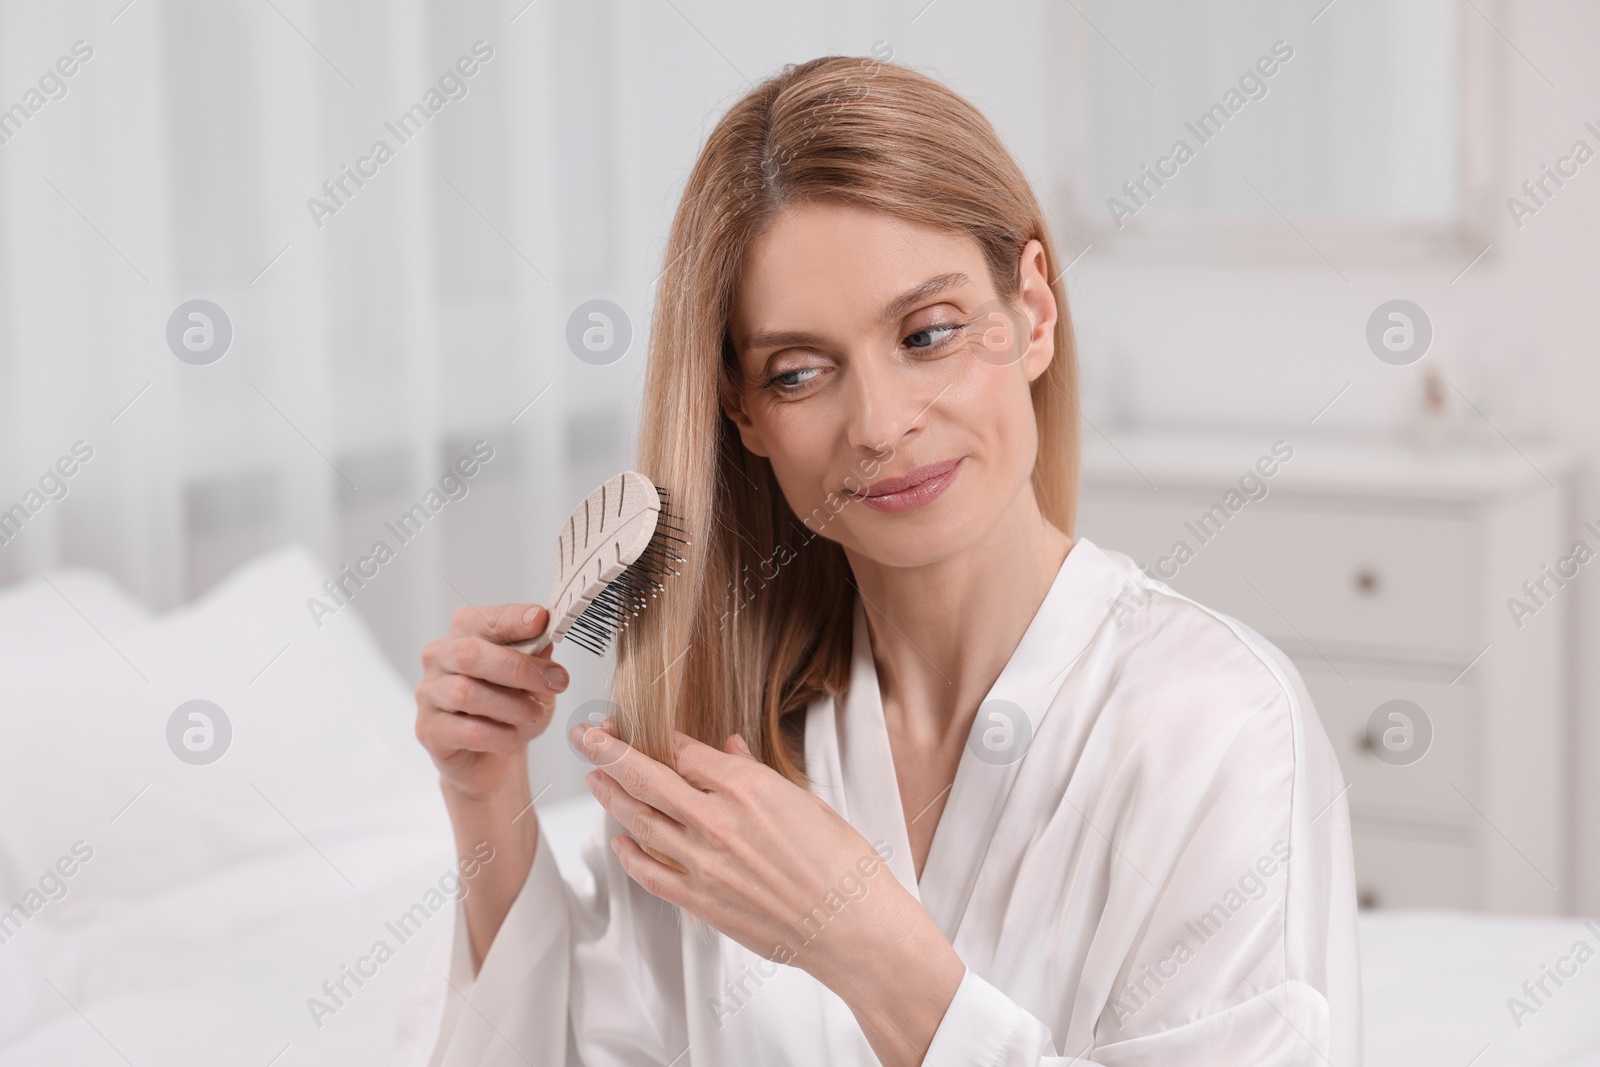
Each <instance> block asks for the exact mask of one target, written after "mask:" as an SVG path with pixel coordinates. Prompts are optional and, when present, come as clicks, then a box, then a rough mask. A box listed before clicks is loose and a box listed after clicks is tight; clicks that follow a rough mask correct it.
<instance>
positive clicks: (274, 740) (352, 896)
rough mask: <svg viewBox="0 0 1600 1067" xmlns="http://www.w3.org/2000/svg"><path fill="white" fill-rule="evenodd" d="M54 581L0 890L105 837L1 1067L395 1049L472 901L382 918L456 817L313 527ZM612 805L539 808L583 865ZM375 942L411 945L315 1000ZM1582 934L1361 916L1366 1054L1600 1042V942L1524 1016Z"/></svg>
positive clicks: (1547, 927)
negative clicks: (210, 758)
mask: <svg viewBox="0 0 1600 1067" xmlns="http://www.w3.org/2000/svg"><path fill="white" fill-rule="evenodd" d="M47 577H48V578H49V583H50V584H46V583H45V582H44V581H42V580H38V579H35V580H32V581H29V582H24V583H20V584H19V585H16V586H13V587H11V588H9V589H4V590H0V671H3V674H0V677H4V678H5V679H6V688H5V690H4V696H3V698H0V700H3V703H0V912H3V911H5V910H6V909H10V908H11V907H12V906H13V905H14V904H16V903H18V902H23V901H25V900H26V899H28V898H27V894H28V892H29V890H30V889H31V890H38V889H39V887H40V882H41V878H42V877H43V876H44V874H45V872H46V871H47V870H48V869H50V868H51V867H52V865H54V864H55V863H56V862H57V861H58V860H60V859H61V858H62V857H63V856H70V854H71V849H72V847H73V845H74V844H75V843H77V842H79V841H82V842H84V845H85V846H87V847H90V848H92V849H93V856H92V858H90V859H89V860H88V861H87V862H83V863H81V864H79V865H77V866H76V867H75V869H74V873H73V874H72V876H71V877H68V878H64V879H61V884H62V885H64V886H65V889H66V892H65V895H64V896H62V897H61V899H59V900H49V901H45V895H44V894H42V893H41V894H39V896H38V897H36V898H34V899H35V900H37V901H44V902H43V904H42V906H41V907H39V908H38V910H37V912H36V913H33V914H31V915H30V916H29V917H28V918H27V920H26V922H25V923H24V924H23V925H22V927H21V929H20V930H19V931H18V932H16V933H15V934H14V935H13V936H11V937H10V938H9V940H6V941H5V942H4V943H3V944H0V1067H23V1065H27V1067H35V1065H40V1064H72V1065H74V1067H79V1065H81V1067H98V1065H100V1064H105V1065H108V1067H110V1065H126V1064H129V1063H131V1064H134V1065H136V1067H145V1065H147V1064H148V1065H154V1064H169V1065H180V1067H182V1065H189V1064H194V1065H207V1067H209V1065H212V1064H221V1063H239V1064H258V1065H268V1064H273V1065H275V1067H298V1065H306V1064H329V1065H334V1064H337V1065H340V1067H354V1065H363V1064H372V1065H380V1064H382V1065H388V1064H392V1063H395V1062H396V1060H397V1052H396V1049H397V1047H398V1046H397V1042H399V1041H400V1040H401V1039H402V1038H403V1037H404V1035H399V1034H397V1033H396V1028H397V1021H398V1020H399V1019H400V1017H401V1015H402V1008H403V1005H404V1003H405V1002H406V1000H407V998H408V996H410V995H412V993H413V987H414V985H415V981H416V978H417V976H418V975H419V974H420V973H421V971H422V969H423V967H424V965H425V964H426V963H427V958H428V955H429V954H430V953H431V952H435V951H438V950H440V949H441V948H442V941H443V937H444V935H446V934H447V933H448V931H447V929H446V923H447V922H448V921H449V918H450V911H449V909H448V907H442V908H440V909H439V910H438V912H437V913H436V914H435V913H432V912H429V913H428V914H429V915H430V919H429V921H427V922H425V923H424V924H423V925H422V926H421V929H420V931H418V932H417V933H416V934H415V935H414V936H411V937H409V939H407V940H405V941H404V942H403V943H402V942H401V941H400V940H399V938H397V937H396V935H395V934H394V933H393V932H391V930H390V929H389V927H388V926H387V925H386V924H388V923H392V922H393V921H394V920H395V919H397V918H398V917H399V916H400V915H401V914H402V913H403V912H406V911H407V910H408V909H410V908H412V907H413V905H416V904H419V903H420V904H423V905H424V908H426V907H427V904H428V903H429V901H430V900H431V899H439V897H441V896H442V894H439V895H436V896H433V897H430V894H429V891H430V889H436V888H437V887H438V885H439V882H440V878H441V876H442V875H445V874H446V873H447V871H449V869H450V866H451V854H450V844H449V842H450V836H449V832H448V827H447V824H446V821H445V817H444V813H443V809H442V807H441V805H440V803H439V800H438V794H437V787H436V778H435V775H434V773H433V771H432V768H431V765H430V764H429V763H428V761H427V759H426V758H425V756H423V754H422V753H421V751H420V750H419V749H418V748H417V746H416V745H415V743H414V741H412V739H411V718H412V713H413V708H412V701H411V694H410V692H409V691H408V688H407V687H406V686H405V685H404V683H402V682H401V680H400V679H399V678H398V676H396V674H395V673H394V671H393V670H392V668H391V667H390V666H389V665H388V664H387V662H386V661H384V659H383V657H382V656H381V654H380V653H379V651H378V649H377V647H376V645H375V644H374V643H373V641H372V639H371V637H370V635H369V634H368V633H367V631H366V630H365V628H364V627H363V626H362V625H361V623H360V621H359V619H358V617H357V616H356V614H355V613H354V612H340V613H339V614H338V615H337V616H335V617H334V618H332V619H329V620H326V621H325V625H324V627H323V628H322V629H321V630H320V631H319V630H316V629H314V628H313V626H312V625H311V622H310V618H309V616H308V614H307V613H306V611H305V607H304V603H305V598H306V597H307V596H311V595H313V594H315V593H316V592H317V591H318V588H319V586H320V585H321V581H322V578H323V575H322V573H321V572H320V569H319V568H318V566H317V565H316V563H315V561H314V559H312V557H311V556H310V555H309V554H308V553H307V552H305V551H304V550H301V549H285V550H283V551H280V552H277V553H274V554H272V555H269V556H267V557H263V558H262V559H259V560H257V561H255V562H254V563H252V564H251V565H249V566H248V567H246V568H244V569H242V570H241V571H240V572H238V573H236V574H235V575H234V576H232V577H231V578H229V579H228V581H226V582H225V583H223V584H222V585H221V586H219V587H218V588H217V589H215V590H213V591H212V593H210V594H208V595H207V596H206V597H205V598H203V599H202V600H201V601H198V602H197V603H195V604H193V605H190V606H189V607H187V608H185V609H182V610H180V611H177V612H173V613H170V614H168V615H162V616H154V615H151V614H150V613H148V612H147V611H145V609H144V608H143V607H141V606H140V605H139V604H138V603H137V602H135V601H133V600H132V599H130V598H129V597H127V596H126V595H125V594H124V593H122V592H121V591H120V590H119V589H118V588H117V587H116V586H115V585H114V584H113V583H111V582H109V581H108V580H106V579H105V578H104V577H103V576H100V575H97V574H94V573H92V572H88V571H81V570H61V571H56V572H52V573H51V574H50V575H48V576H47ZM269 664H270V666H269ZM196 698H201V699H206V700H211V701H214V702H215V703H217V704H218V705H220V706H221V707H223V708H224V710H225V711H226V712H227V713H228V715H229V718H230V720H231V721H232V723H233V728H234V737H233V740H232V743H231V747H230V749H229V751H228V753H227V754H226V755H225V756H224V757H223V758H222V759H221V760H219V761H218V762H216V763H214V764H211V765H209V766H191V765H188V764H185V763H183V762H181V761H179V760H178V759H177V758H176V757H175V756H174V755H173V754H172V752H171V751H170V750H169V749H168V748H167V742H166V734H165V726H166V721H167V718H168V716H170V715H171V713H172V711H173V709H174V708H175V707H177V705H178V704H180V703H183V702H184V701H187V700H192V699H196ZM539 743H540V744H564V741H563V740H562V739H559V738H550V737H546V738H544V739H541V741H540V742H539ZM130 801H131V803H130ZM598 810H599V809H598V806H597V805H595V803H594V801H593V800H591V799H590V798H589V797H588V796H587V795H584V796H581V797H579V798H576V799H573V800H569V801H564V802H561V803H556V804H542V805H541V809H540V817H541V822H542V824H543V825H544V826H545V829H546V832H547V833H548V834H549V835H550V840H551V843H552V845H553V846H554V848H555V852H556V856H557V860H558V862H559V863H560V864H561V866H562V869H563V871H564V872H566V873H567V874H568V876H569V877H581V870H582V867H581V862H580V860H579V858H578V849H579V846H580V845H581V842H582V840H583V838H584V837H585V836H586V835H587V834H588V832H589V831H590V829H591V828H592V827H593V826H594V823H595V817H596V814H597V813H598ZM68 866H72V864H70V863H69V864H68ZM448 887H449V884H448V882H446V888H447V889H448ZM0 936H3V934H0ZM379 939H383V940H385V941H386V942H388V943H389V944H390V945H391V947H392V948H393V950H394V954H393V958H392V959H389V960H388V961H387V962H384V963H383V964H381V965H380V966H378V967H377V968H376V974H375V975H373V976H372V977H370V978H367V979H364V984H362V985H361V986H360V987H359V988H355V987H354V985H353V983H351V982H350V981H349V980H348V979H347V980H346V986H347V988H350V989H352V990H353V995H350V996H348V997H342V998H341V999H342V1001H343V1003H341V1004H339V1005H338V1006H337V1008H336V1010H334V1011H333V1012H332V1013H331V1014H328V1013H326V1012H323V1013H321V1017H320V1019H318V1018H314V1017H313V1013H312V1010H311V1008H310V1007H309V1006H308V1003H307V1002H308V999H309V998H312V997H319V998H322V999H323V1001H324V1003H325V1004H328V1003H331V1001H330V1000H329V998H327V997H326V994H325V993H324V991H323V989H322V984H323V982H324V981H326V980H337V979H338V978H339V977H340V976H341V973H342V968H343V967H345V966H347V965H352V964H354V963H355V962H356V960H357V959H358V958H360V957H362V956H363V955H366V954H368V953H369V952H370V951H371V949H372V947H373V945H374V942H375V941H377V940H379ZM1579 939H1583V940H1584V941H1586V942H1587V943H1588V944H1589V945H1590V946H1591V947H1592V948H1593V949H1596V950H1600V923H1597V924H1595V927H1594V928H1593V929H1592V930H1591V929H1585V927H1584V926H1583V925H1582V924H1581V923H1580V922H1578V921H1575V920H1542V919H1519V918H1506V917H1487V916H1478V915H1467V914H1459V913H1442V912H1438V913H1436V912H1378V913H1369V914H1366V915H1364V916H1363V918H1362V956H1363V959H1362V971H1363V976H1364V979H1365V982H1366V1010H1367V1019H1366V1030H1367V1050H1368V1055H1367V1062H1368V1064H1369V1065H1370V1067H1401V1065H1404V1067H1428V1065H1432V1064H1438V1065H1440V1067H1467V1065H1468V1064H1469V1063H1470V1064H1472V1065H1473V1067H1494V1065H1513V1064H1514V1065H1517V1067H1556V1065H1563V1067H1565V1065H1578V1064H1600V959H1594V960H1590V961H1588V962H1587V963H1585V964H1583V965H1580V966H1579V967H1578V973H1577V975H1576V976H1575V977H1573V978H1570V979H1565V982H1566V984H1565V986H1564V987H1562V988H1560V989H1556V988H1555V987H1554V985H1553V984H1552V983H1550V982H1549V981H1548V980H1547V986H1549V988H1550V989H1551V990H1552V991H1553V992H1554V994H1555V995H1554V996H1551V997H1550V998H1548V1000H1547V1001H1546V1002H1545V1003H1544V1004H1543V1005H1542V1006H1539V1007H1537V1010H1536V1011H1534V1012H1533V1014H1531V1015H1528V1016H1526V1017H1524V1018H1523V1019H1522V1020H1521V1022H1522V1025H1521V1027H1520V1028H1519V1027H1518V1026H1517V1025H1516V1023H1515V1022H1514V1021H1513V1019H1512V1016H1511V1013H1510V1012H1509V1010H1508V1008H1507V1005H1506V1001H1507V998H1509V997H1512V996H1525V994H1523V991H1522V988H1521V987H1522V983H1523V982H1524V980H1530V979H1531V980H1535V981H1537V980H1538V979H1539V977H1540V966H1541V964H1547V965H1551V966H1554V965H1555V964H1556V963H1557V961H1558V959H1559V958H1560V957H1562V956H1564V955H1566V954H1568V953H1570V952H1571V950H1572V948H1573V945H1574V942H1576V941H1578V940H1579ZM1530 1005H1531V1002H1530ZM319 1022H320V1025H319ZM1475 1056H1476V1057H1478V1058H1477V1059H1476V1060H1474V1059H1473V1057H1475Z"/></svg>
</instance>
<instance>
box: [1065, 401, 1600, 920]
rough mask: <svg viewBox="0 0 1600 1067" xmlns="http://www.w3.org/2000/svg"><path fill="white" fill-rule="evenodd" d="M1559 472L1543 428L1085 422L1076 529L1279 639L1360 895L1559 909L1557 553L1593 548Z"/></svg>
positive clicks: (1596, 535) (1561, 653) (1563, 674)
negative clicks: (1343, 432)
mask: <svg viewBox="0 0 1600 1067" xmlns="http://www.w3.org/2000/svg"><path fill="white" fill-rule="evenodd" d="M1275 446H1276V452H1275V451H1274V448H1275ZM1286 453H1287V455H1285V454H1286ZM1268 471H1270V473H1267V472H1268ZM1567 472H1568V462H1567V459H1566V456H1565V454H1564V453H1562V452H1560V451H1559V450H1555V449H1528V448H1524V449H1522V450H1521V451H1520V452H1518V451H1516V450H1513V449H1511V448H1506V449H1505V450H1504V451H1503V452H1499V451H1497V452H1482V451H1461V452H1451V453H1438V454H1430V453H1421V452H1418V451H1416V450H1414V449H1412V448H1411V447H1409V446H1406V445H1401V444H1382V443H1370V442H1366V443H1358V442H1351V441H1344V440H1338V439H1329V438H1321V437H1312V436H1310V435H1304V436H1298V437H1297V436H1295V435H1294V434H1293V433H1292V432H1284V431H1280V432H1278V433H1271V432H1263V433H1260V434H1254V435H1248V436H1244V435H1229V436H1197V435H1192V434H1174V433H1152V432H1117V433H1114V434H1113V435H1112V438H1110V439H1108V438H1106V437H1104V436H1102V435H1099V434H1098V433H1097V432H1096V431H1094V430H1093V429H1091V428H1088V427H1085V441H1084V464H1083V482H1082V491H1081V494H1080V511H1079V520H1078V529H1079V532H1080V533H1082V534H1083V535H1084V536H1086V537H1088V538H1090V539H1091V540H1093V541H1094V542H1095V543H1096V544H1098V545H1100V546H1101V547H1103V548H1109V549H1115V550H1118V551H1121V552H1124V553H1126V554H1127V555H1129V556H1131V557H1132V558H1133V559H1134V561H1135V562H1136V563H1138V564H1139V565H1140V566H1142V567H1143V568H1145V570H1146V571H1147V572H1148V573H1149V574H1151V575H1152V576H1153V577H1156V578H1159V579H1160V580H1162V581H1164V582H1166V583H1167V584H1168V585H1170V586H1172V587H1173V588H1174V589H1176V590H1178V591H1179V592H1181V593H1184V594H1185V595H1187V596H1190V597H1192V598H1194V599H1195V600H1197V601H1199V602H1200V603H1202V604H1204V605H1206V606H1207V607H1211V608H1214V609H1216V610H1219V611H1222V612H1224V613H1226V614H1228V615H1232V616H1233V617H1235V618H1237V619H1239V620H1240V621H1242V622H1244V623H1245V624H1246V625H1248V626H1250V627H1252V628H1254V629H1255V630H1257V631H1258V632H1260V633H1261V634H1263V635H1264V636H1266V637H1267V638H1268V639H1269V640H1271V641H1273V642H1274V643H1275V644H1277V645H1278V646H1279V647H1280V648H1282V649H1283V650H1284V651H1285V652H1287V653H1288V654H1289V655H1290V656H1291V657H1292V658H1293V660H1294V661H1295V664H1296V666H1297V667H1298V668H1299V670H1300V673H1301V676H1302V677H1303V678H1304V680H1305V682H1306V687H1307V689H1308V690H1309V692H1310V694H1311V697H1312V700H1313V702H1314V704H1315V705H1316V710H1317V713H1318V716H1319V717H1320V719H1321V721H1322V723H1323V726H1324V728H1325V730H1326V731H1327V734H1328V737H1329V739H1330V740H1331V741H1332V743H1333V745H1334V748H1335V749H1336V751H1337V753H1338V757H1339V762H1340V765H1341V767H1342V769H1343V772H1344V777H1345V781H1346V783H1347V787H1348V793H1347V797H1348V800H1349V805H1350V812H1351V821H1352V828H1353V834H1354V845H1355V862H1356V880H1357V886H1358V892H1359V893H1360V897H1361V901H1362V904H1363V906H1367V907H1460V908H1474V909H1485V910H1496V911H1519V912H1530V913H1557V912H1561V911H1563V910H1564V909H1565V906H1566V904H1567V901H1566V899H1565V897H1564V895H1563V890H1562V889H1561V888H1559V887H1561V886H1564V885H1566V884H1568V882H1569V881H1570V879H1569V878H1567V877H1566V875H1567V873H1568V872H1567V869H1566V863H1565V857H1566V856H1567V855H1569V853H1570V849H1569V841H1568V832H1569V817H1568V813H1569V809H1570V806H1571V805H1570V798H1569V795H1568V781H1569V768H1568V759H1569V756H1568V745H1567V741H1566V738H1567V735H1568V723H1567V718H1568V708H1567V703H1568V702H1567V693H1568V682H1567V655H1568V652H1567V643H1568V632H1569V623H1568V608H1569V603H1570V601H1571V600H1572V599H1573V598H1572V597H1571V596H1570V594H1568V595H1565V596H1564V595H1563V594H1564V593H1566V592H1567V591H1566V589H1565V584H1564V583H1566V582H1570V581H1581V580H1583V576H1582V575H1581V573H1580V575H1579V576H1578V577H1571V576H1570V572H1572V571H1573V570H1574V569H1575V568H1576V566H1577V565H1576V564H1572V563H1569V564H1567V565H1566V566H1565V567H1563V566H1562V560H1564V559H1569V558H1570V557H1571V555H1572V553H1573V550H1574V548H1575V544H1576V543H1577V542H1579V541H1582V542H1585V543H1586V544H1587V545H1588V546H1589V547H1590V548H1592V549H1595V550H1597V551H1600V530H1595V531H1590V530H1588V529H1587V528H1585V527H1584V526H1583V524H1581V523H1580V522H1578V521H1577V520H1576V519H1575V518H1574V517H1572V516H1570V515H1569V514H1568V506H1567V494H1566V492H1565V490H1564V486H1565V484H1566V477H1567ZM1593 570H1594V571H1595V572H1597V573H1600V559H1597V560H1596V561H1595V562H1594V564H1593ZM1564 572H1565V573H1568V574H1569V577H1566V578H1563V577H1562V574H1563V573H1564ZM1593 580H1600V578H1596V579H1593ZM1519 602H1520V604H1521V605H1523V607H1521V608H1517V607H1515V605H1516V604H1517V603H1519ZM1392 701H1404V702H1406V703H1401V704H1391V703H1390V702H1392ZM1380 708H1382V709H1384V710H1383V711H1380ZM1393 713H1398V714H1399V716H1400V717H1399V718H1395V717H1394V714H1393Z"/></svg>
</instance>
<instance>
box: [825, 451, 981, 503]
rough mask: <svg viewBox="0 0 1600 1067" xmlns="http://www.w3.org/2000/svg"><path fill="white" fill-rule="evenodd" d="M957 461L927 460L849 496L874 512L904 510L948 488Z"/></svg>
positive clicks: (955, 471)
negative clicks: (936, 461)
mask: <svg viewBox="0 0 1600 1067" xmlns="http://www.w3.org/2000/svg"><path fill="white" fill-rule="evenodd" d="M961 462H962V461H961V460H960V459H951V460H944V461H942V462H939V463H927V464H924V465H922V466H920V467H915V468H913V469H911V470H909V471H907V472H906V473H905V474H902V475H900V476H899V477H898V478H883V479H881V480H879V481H877V482H874V483H873V484H872V485H869V486H867V488H866V489H865V490H863V491H861V492H858V493H852V494H851V496H853V497H854V498H855V499H857V500H859V501H861V502H862V503H863V504H865V505H867V506H868V507H870V508H872V509H873V510H874V511H905V510H907V509H909V508H915V507H920V506H922V505H923V504H926V503H928V502H929V501H930V500H933V499H934V498H935V497H937V496H938V495H939V494H940V493H943V492H944V491H945V489H946V488H948V487H949V485H950V483H951V482H952V481H954V480H955V476H956V473H957V471H958V470H959V469H960V467H961Z"/></svg>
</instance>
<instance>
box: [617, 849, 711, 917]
mask: <svg viewBox="0 0 1600 1067" xmlns="http://www.w3.org/2000/svg"><path fill="white" fill-rule="evenodd" d="M611 849H612V851H614V852H615V853H616V854H617V860H618V862H620V863H621V864H622V869H623V870H624V871H625V872H627V875H628V877H629V878H632V879H633V880H634V881H635V882H638V883H639V888H640V889H643V890H644V891H645V892H646V893H649V894H650V895H651V896H653V897H660V898H661V899H662V900H665V901H666V902H667V903H669V904H677V905H679V906H687V905H688V904H689V903H690V902H691V901H692V900H693V892H694V879H693V877H692V876H691V875H689V874H686V873H684V872H682V871H677V870H674V869H673V868H671V867H669V866H667V865H666V864H665V863H662V862H661V861H660V860H658V859H656V858H654V857H653V856H650V855H648V854H647V853H646V852H645V851H644V849H642V848H640V847H639V843H638V842H637V841H634V840H633V839H632V838H628V837H621V836H619V837H614V838H612V839H611Z"/></svg>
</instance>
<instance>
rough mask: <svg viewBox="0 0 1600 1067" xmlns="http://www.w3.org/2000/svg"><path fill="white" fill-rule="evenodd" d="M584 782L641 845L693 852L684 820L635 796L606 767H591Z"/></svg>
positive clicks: (673, 852)
mask: <svg viewBox="0 0 1600 1067" xmlns="http://www.w3.org/2000/svg"><path fill="white" fill-rule="evenodd" d="M584 784H585V785H587V786H588V787H589V792H591V793H593V794H594V796H595V799H596V800H598V801H600V803H601V805H602V806H604V807H605V809H606V810H607V811H609V812H610V813H611V814H612V815H613V816H615V818H616V820H617V821H618V822H619V823H621V824H622V825H623V826H625V827H627V828H628V832H629V833H631V834H632V835H633V838H634V840H635V841H637V842H638V843H639V844H640V845H643V846H644V847H645V848H650V849H654V850H655V851H657V852H659V853H662V854H664V855H668V856H674V857H676V856H687V855H689V854H690V851H691V848H690V839H689V833H688V831H687V830H686V829H685V827H684V825H683V824H682V823H680V822H678V821H677V820H676V819H673V818H671V817H670V816H667V815H664V814H662V813H661V812H660V811H658V810H657V809H655V808H653V807H651V806H650V805H649V804H646V803H644V802H643V801H640V800H636V799H635V798H634V797H632V796H631V795H629V794H628V792H627V791H626V790H624V789H623V788H622V787H621V786H619V785H617V783H616V782H614V781H612V780H611V777H610V776H609V775H607V774H606V773H605V772H604V771H599V770H594V771H590V772H589V773H588V775H587V776H586V777H585V778H584Z"/></svg>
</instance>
